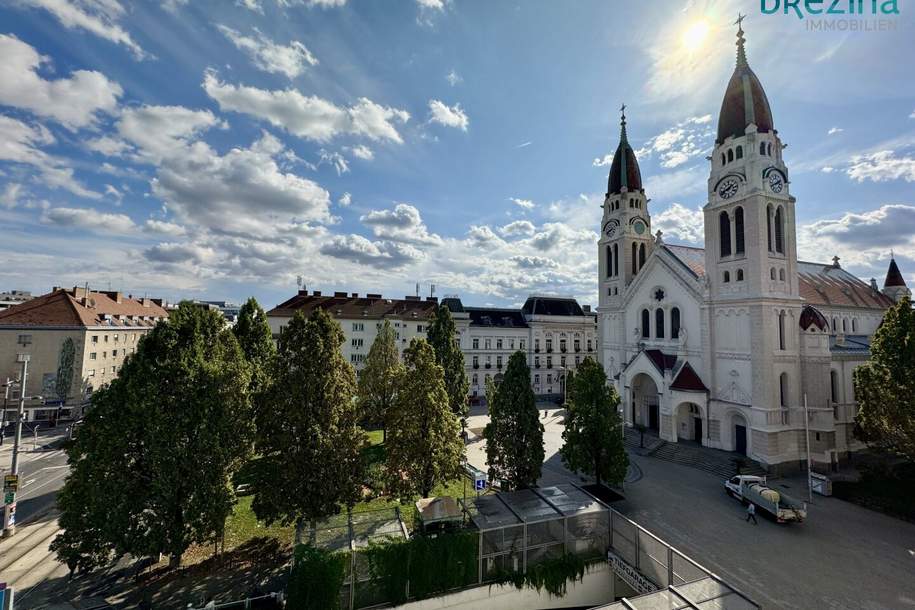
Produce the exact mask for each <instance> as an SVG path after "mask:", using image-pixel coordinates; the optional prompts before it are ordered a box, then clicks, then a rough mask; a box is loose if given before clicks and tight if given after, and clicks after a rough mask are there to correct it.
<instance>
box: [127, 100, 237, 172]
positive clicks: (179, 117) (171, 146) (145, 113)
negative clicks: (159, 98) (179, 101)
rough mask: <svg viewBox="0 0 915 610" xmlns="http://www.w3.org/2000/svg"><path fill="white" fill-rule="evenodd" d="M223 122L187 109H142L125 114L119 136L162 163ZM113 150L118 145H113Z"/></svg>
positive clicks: (157, 107)
mask: <svg viewBox="0 0 915 610" xmlns="http://www.w3.org/2000/svg"><path fill="white" fill-rule="evenodd" d="M221 124H222V123H221V122H220V121H219V120H218V119H217V118H216V117H215V116H214V115H213V113H212V112H210V111H209V110H191V109H190V108H185V107H183V106H140V107H139V108H130V109H127V110H125V111H124V112H123V114H122V115H121V119H120V120H119V121H118V124H117V129H118V133H119V134H120V135H121V136H122V137H123V138H124V139H125V140H127V141H129V142H131V143H132V144H134V145H135V146H136V147H137V148H139V155H140V156H142V157H144V158H146V159H147V160H152V161H153V162H158V161H159V160H160V159H164V158H168V157H170V156H172V155H174V154H175V153H176V151H180V150H181V149H184V148H186V147H187V146H188V144H189V143H190V142H192V141H193V140H194V139H196V138H197V136H199V135H200V134H201V133H202V132H204V131H206V130H207V129H210V128H212V127H214V126H218V125H221ZM111 147H112V149H115V150H123V148H120V149H119V148H118V144H117V143H114V144H112V145H111Z"/></svg>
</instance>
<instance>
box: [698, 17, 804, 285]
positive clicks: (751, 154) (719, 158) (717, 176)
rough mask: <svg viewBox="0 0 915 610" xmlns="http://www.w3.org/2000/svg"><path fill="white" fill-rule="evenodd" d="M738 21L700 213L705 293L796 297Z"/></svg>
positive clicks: (769, 145)
mask: <svg viewBox="0 0 915 610" xmlns="http://www.w3.org/2000/svg"><path fill="white" fill-rule="evenodd" d="M741 20H742V18H741ZM741 20H738V31H737V65H736V67H735V68H734V73H733V74H732V75H731V79H730V81H729V82H728V86H727V90H726V92H725V94H724V100H723V101H722V103H721V112H720V114H719V117H718V136H717V138H716V139H715V147H714V149H713V152H712V156H711V165H712V167H711V172H710V174H709V180H708V204H707V205H706V206H705V208H704V214H705V253H706V254H705V256H706V269H707V272H708V276H709V277H708V279H709V288H710V290H711V297H712V299H715V300H718V299H745V298H789V299H791V298H795V299H796V298H798V282H797V241H796V235H795V218H794V203H795V199H794V197H792V196H791V194H790V189H789V182H788V169H787V168H786V167H785V164H784V162H783V160H782V149H783V148H784V145H783V144H782V141H781V139H780V138H779V136H778V131H776V130H775V124H774V121H773V120H772V110H771V109H770V107H769V100H768V99H767V97H766V92H765V91H764V90H763V87H762V84H761V83H760V82H759V79H758V78H757V77H756V74H754V73H753V70H752V69H750V65H749V64H748V63H747V55H746V50H745V48H744V42H745V41H744V32H743V28H742V27H741V26H740V21H741Z"/></svg>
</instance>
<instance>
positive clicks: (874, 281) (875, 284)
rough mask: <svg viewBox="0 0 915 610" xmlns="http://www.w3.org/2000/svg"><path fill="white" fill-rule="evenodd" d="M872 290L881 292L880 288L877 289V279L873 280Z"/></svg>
mask: <svg viewBox="0 0 915 610" xmlns="http://www.w3.org/2000/svg"><path fill="white" fill-rule="evenodd" d="M871 290H873V291H874V292H880V288H878V287H877V280H876V279H875V278H871Z"/></svg>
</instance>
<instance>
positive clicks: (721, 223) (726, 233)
mask: <svg viewBox="0 0 915 610" xmlns="http://www.w3.org/2000/svg"><path fill="white" fill-rule="evenodd" d="M718 237H719V240H720V242H721V256H730V255H731V219H730V218H729V217H728V213H727V212H722V213H721V214H719V215H718Z"/></svg>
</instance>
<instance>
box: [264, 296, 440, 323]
mask: <svg viewBox="0 0 915 610" xmlns="http://www.w3.org/2000/svg"><path fill="white" fill-rule="evenodd" d="M303 293H304V294H303ZM437 307H438V302H437V300H431V301H430V300H428V299H427V300H425V301H422V300H419V299H416V300H413V299H386V298H383V297H379V296H377V295H370V296H369V295H367V296H365V297H352V296H340V295H338V296H330V295H328V296H323V295H314V294H308V293H307V291H304V290H302V291H299V294H297V295H295V296H294V297H292V298H291V299H289V300H287V301H285V302H283V303H280V304H279V305H277V306H276V307H274V308H273V309H271V310H270V311H268V312H267V315H268V316H276V317H284V318H285V317H289V318H291V317H292V316H293V315H295V312H296V311H301V312H302V313H303V314H305V316H306V317H307V316H309V315H311V312H312V311H314V310H315V309H319V308H320V309H323V310H325V311H327V312H328V313H329V314H331V315H332V316H335V317H338V318H371V319H381V318H384V317H386V316H398V317H404V316H408V317H415V318H416V319H421V320H422V319H430V318H432V317H433V316H434V315H435V310H436V308H437ZM413 314H415V316H414V315H413Z"/></svg>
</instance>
